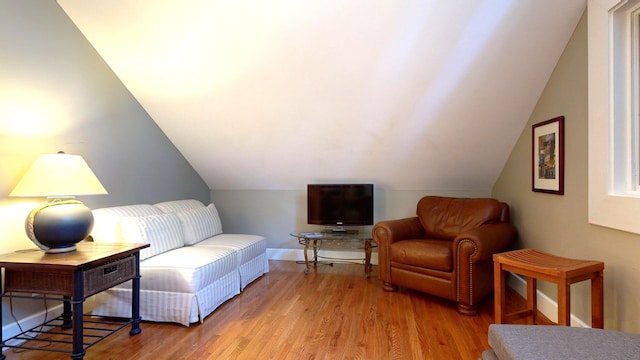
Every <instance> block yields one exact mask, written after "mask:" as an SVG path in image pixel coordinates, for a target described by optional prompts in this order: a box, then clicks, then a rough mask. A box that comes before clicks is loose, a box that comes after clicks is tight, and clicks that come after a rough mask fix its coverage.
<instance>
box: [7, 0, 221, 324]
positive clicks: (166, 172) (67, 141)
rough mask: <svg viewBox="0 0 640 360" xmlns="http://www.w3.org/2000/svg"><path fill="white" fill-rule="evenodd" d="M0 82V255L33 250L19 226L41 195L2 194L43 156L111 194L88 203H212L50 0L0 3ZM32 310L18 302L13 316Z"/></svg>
mask: <svg viewBox="0 0 640 360" xmlns="http://www.w3.org/2000/svg"><path fill="white" fill-rule="evenodd" d="M0 79H1V80H0V238H2V241H0V253H6V252H10V251H14V250H18V249H23V248H28V247H33V246H34V245H33V244H32V243H31V242H30V241H29V239H28V238H27V236H26V235H25V233H24V227H23V224H24V219H25V218H26V215H27V214H28V212H29V211H30V209H31V208H32V207H33V204H34V201H35V202H39V201H42V200H43V199H35V200H34V199H24V198H22V199H21V198H8V197H7V196H8V194H9V192H11V190H12V188H13V187H14V186H15V184H16V183H17V182H18V181H19V180H20V177H21V176H22V174H23V173H24V172H25V171H26V170H27V168H28V167H29V166H30V164H31V162H32V161H33V160H35V158H36V157H37V155H38V154H40V153H53V152H57V151H58V150H62V151H65V152H67V153H73V154H79V155H82V156H83V157H84V158H85V160H86V161H87V163H88V164H89V166H90V167H91V168H92V169H93V171H94V172H95V173H96V175H97V176H98V178H99V179H100V180H101V182H102V183H103V185H104V186H105V188H106V189H107V191H108V192H109V194H108V195H100V196H91V197H89V196H87V197H83V198H82V199H81V200H83V201H84V202H85V203H86V204H87V205H88V206H89V207H91V208H96V207H104V206H111V205H123V204H133V203H153V202H158V201H164V200H172V199H180V198H195V199H199V200H201V201H203V202H208V201H209V199H210V193H209V188H208V187H207V186H206V184H205V183H204V181H202V179H201V178H200V176H199V175H198V174H197V173H196V172H195V171H194V170H193V168H192V167H191V166H190V165H189V163H188V162H187V161H186V160H185V159H184V157H183V156H182V155H181V154H180V152H179V151H178V150H177V149H176V148H175V147H174V146H173V144H172V143H171V142H170V141H169V140H168V139H167V137H166V136H165V135H164V133H163V132H162V131H161V130H160V129H159V128H158V126H157V125H156V124H155V123H154V122H153V120H152V119H151V118H150V117H149V115H148V114H147V113H146V112H145V110H144V109H143V108H142V107H141V106H140V105H139V104H138V102H137V101H136V100H135V99H134V98H133V97H132V96H131V94H130V93H129V91H128V90H127V89H126V88H125V87H124V86H123V85H122V83H121V82H120V81H119V80H118V78H117V77H116V76H115V75H114V74H113V72H112V71H111V70H110V69H109V67H108V66H107V65H106V64H105V63H104V62H103V61H102V59H101V58H100V57H99V56H98V54H97V53H96V52H95V51H94V49H93V48H92V47H91V46H90V45H89V43H88V42H87V41H86V39H85V38H84V37H83V36H82V34H81V33H80V31H78V29H77V28H76V27H75V26H74V24H73V23H72V22H71V21H70V20H69V19H68V18H67V16H66V14H65V13H64V12H63V11H62V10H61V9H60V8H59V6H58V5H57V3H56V2H55V1H53V0H47V1H44V0H20V1H14V0H0ZM4 306H5V305H4V303H3V307H4ZM34 311H35V309H34V308H33V307H31V305H27V304H24V305H23V304H19V305H18V306H14V312H15V313H16V315H17V316H18V317H19V318H21V317H23V316H26V315H28V314H31V313H33V312H34ZM5 314H8V312H5ZM7 321H8V319H7V316H5V319H3V324H6V323H7Z"/></svg>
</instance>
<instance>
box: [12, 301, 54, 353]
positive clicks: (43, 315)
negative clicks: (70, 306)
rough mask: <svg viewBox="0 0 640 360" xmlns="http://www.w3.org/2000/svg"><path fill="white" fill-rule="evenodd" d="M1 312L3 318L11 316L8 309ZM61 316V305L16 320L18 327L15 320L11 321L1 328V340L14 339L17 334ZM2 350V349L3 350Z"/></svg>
mask: <svg viewBox="0 0 640 360" xmlns="http://www.w3.org/2000/svg"><path fill="white" fill-rule="evenodd" d="M2 312H3V316H5V317H7V316H11V315H10V314H9V309H4V308H3V309H2ZM61 314H62V304H59V305H56V306H52V307H50V308H49V309H47V310H44V309H43V310H42V311H40V312H38V313H36V314H33V315H30V316H28V317H26V318H23V319H18V322H19V323H20V325H18V323H17V322H16V321H15V319H12V322H11V323H10V324H7V325H5V326H3V327H2V339H3V340H5V339H9V338H11V337H14V336H16V335H18V334H20V333H21V332H22V331H24V330H29V329H32V328H34V327H36V326H39V325H41V324H42V323H44V322H45V320H46V321H49V320H51V319H54V318H56V317H58V316H60V315H61ZM9 344H10V345H17V344H19V342H18V343H9ZM3 350H4V349H3Z"/></svg>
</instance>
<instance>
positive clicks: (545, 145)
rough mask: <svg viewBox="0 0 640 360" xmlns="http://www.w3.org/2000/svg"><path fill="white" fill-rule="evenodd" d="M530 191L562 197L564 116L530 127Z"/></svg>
mask: <svg viewBox="0 0 640 360" xmlns="http://www.w3.org/2000/svg"><path fill="white" fill-rule="evenodd" d="M531 130H532V131H531V148H532V153H531V160H532V161H531V162H532V169H531V184H532V190H533V191H536V192H543V193H549V194H556V195H564V116H558V117H555V118H553V119H549V120H547V121H543V122H541V123H538V124H535V125H532V126H531Z"/></svg>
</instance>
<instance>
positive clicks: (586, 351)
mask: <svg viewBox="0 0 640 360" xmlns="http://www.w3.org/2000/svg"><path fill="white" fill-rule="evenodd" d="M489 345H490V346H491V348H492V350H486V351H485V352H483V353H482V360H516V359H526V360H538V359H539V360H568V359H580V360H587V359H593V360H596V359H597V360H603V359H607V360H616V359H640V334H631V333H624V332H619V331H611V330H602V329H591V328H578V327H567V326H553V325H549V326H545V325H498V324H492V325H490V326H489Z"/></svg>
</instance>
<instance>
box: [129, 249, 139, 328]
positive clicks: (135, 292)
mask: <svg viewBox="0 0 640 360" xmlns="http://www.w3.org/2000/svg"><path fill="white" fill-rule="evenodd" d="M135 257H136V261H135V263H136V276H135V277H134V278H133V279H132V280H131V281H132V284H131V292H132V293H131V331H129V334H131V335H138V334H140V333H141V332H142V329H141V328H140V321H141V320H142V319H141V318H140V253H139V252H137V253H136V254H135Z"/></svg>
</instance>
